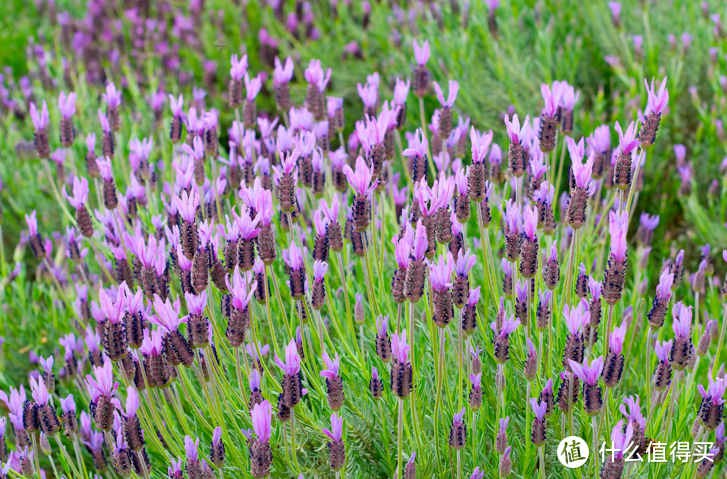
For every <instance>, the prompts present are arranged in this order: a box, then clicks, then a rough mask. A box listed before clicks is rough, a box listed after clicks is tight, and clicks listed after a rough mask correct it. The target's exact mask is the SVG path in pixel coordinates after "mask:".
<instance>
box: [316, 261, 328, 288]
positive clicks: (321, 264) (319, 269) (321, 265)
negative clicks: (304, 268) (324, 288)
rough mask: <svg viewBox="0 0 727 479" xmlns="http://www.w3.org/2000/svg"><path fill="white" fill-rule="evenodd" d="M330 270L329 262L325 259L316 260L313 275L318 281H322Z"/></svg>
mask: <svg viewBox="0 0 727 479" xmlns="http://www.w3.org/2000/svg"><path fill="white" fill-rule="evenodd" d="M327 271H328V263H326V262H325V261H316V262H315V263H313V277H314V279H315V282H316V283H322V282H323V279H324V278H325V277H326V272H327Z"/></svg>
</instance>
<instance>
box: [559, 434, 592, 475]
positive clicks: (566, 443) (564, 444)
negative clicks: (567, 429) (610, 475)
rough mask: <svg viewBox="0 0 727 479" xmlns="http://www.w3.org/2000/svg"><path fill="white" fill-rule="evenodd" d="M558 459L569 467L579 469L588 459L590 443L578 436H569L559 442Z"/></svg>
mask: <svg viewBox="0 0 727 479" xmlns="http://www.w3.org/2000/svg"><path fill="white" fill-rule="evenodd" d="M557 452H558V460H559V461H560V463H561V464H563V465H564V466H565V467H567V468H569V469H577V468H579V467H581V466H582V465H583V464H585V463H586V462H587V461H588V456H589V454H590V451H589V449H588V443H586V441H585V440H583V439H582V438H580V437H578V436H568V437H566V438H565V439H563V440H562V441H560V444H558V451H557Z"/></svg>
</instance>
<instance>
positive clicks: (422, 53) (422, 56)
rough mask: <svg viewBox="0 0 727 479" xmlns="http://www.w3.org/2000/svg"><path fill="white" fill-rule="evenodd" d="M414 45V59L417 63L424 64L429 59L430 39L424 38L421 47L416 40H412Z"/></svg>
mask: <svg viewBox="0 0 727 479" xmlns="http://www.w3.org/2000/svg"><path fill="white" fill-rule="evenodd" d="M412 45H413V46H414V59H415V60H416V62H417V65H419V66H424V65H426V64H427V62H428V61H429V40H424V43H423V44H422V46H421V47H420V46H419V44H418V43H417V41H416V40H412Z"/></svg>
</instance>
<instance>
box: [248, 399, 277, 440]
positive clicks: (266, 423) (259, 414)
mask: <svg viewBox="0 0 727 479" xmlns="http://www.w3.org/2000/svg"><path fill="white" fill-rule="evenodd" d="M250 415H251V416H252V429H253V431H255V435H256V436H257V438H258V441H260V442H262V443H266V442H268V441H269V440H270V435H271V433H272V429H271V424H272V415H273V409H272V406H270V403H269V402H268V401H263V402H261V403H260V404H256V405H255V407H253V408H252V412H251V413H250Z"/></svg>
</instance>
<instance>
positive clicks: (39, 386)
mask: <svg viewBox="0 0 727 479" xmlns="http://www.w3.org/2000/svg"><path fill="white" fill-rule="evenodd" d="M30 390H31V394H32V396H33V399H34V400H35V402H36V403H37V404H38V405H39V406H44V405H46V404H48V400H49V399H50V395H49V394H48V389H46V387H45V381H43V379H41V378H39V379H38V381H36V380H35V379H34V378H30Z"/></svg>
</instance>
